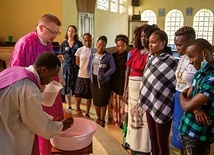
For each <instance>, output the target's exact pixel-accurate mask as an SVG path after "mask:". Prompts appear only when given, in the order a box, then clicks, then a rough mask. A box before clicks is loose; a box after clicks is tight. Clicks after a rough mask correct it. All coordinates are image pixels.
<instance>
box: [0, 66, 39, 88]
mask: <svg viewBox="0 0 214 155" xmlns="http://www.w3.org/2000/svg"><path fill="white" fill-rule="evenodd" d="M24 78H29V79H30V80H31V81H33V82H34V83H35V84H36V85H37V87H38V88H39V84H38V82H37V80H36V77H35V75H34V74H33V73H32V72H29V71H27V70H26V69H25V68H24V67H20V66H13V67H9V68H7V69H5V70H3V71H2V72H1V73H0V89H3V88H5V87H7V86H9V85H11V84H13V83H15V82H17V81H19V80H22V79H24Z"/></svg>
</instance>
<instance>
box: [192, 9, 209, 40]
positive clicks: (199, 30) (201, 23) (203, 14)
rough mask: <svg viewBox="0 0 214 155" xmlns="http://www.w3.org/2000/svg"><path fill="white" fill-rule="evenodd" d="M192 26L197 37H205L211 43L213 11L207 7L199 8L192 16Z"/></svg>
mask: <svg viewBox="0 0 214 155" xmlns="http://www.w3.org/2000/svg"><path fill="white" fill-rule="evenodd" d="M193 28H194V29H195V32H196V37H197V38H204V39H207V40H208V41H209V42H210V43H211V44H212V36H213V13H212V11H210V10H208V9H201V10H199V11H198V12H197V13H196V14H195V16H194V18H193Z"/></svg>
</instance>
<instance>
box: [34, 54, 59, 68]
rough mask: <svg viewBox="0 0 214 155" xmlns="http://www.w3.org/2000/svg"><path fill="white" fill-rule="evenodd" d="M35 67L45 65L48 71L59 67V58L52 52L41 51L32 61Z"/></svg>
mask: <svg viewBox="0 0 214 155" xmlns="http://www.w3.org/2000/svg"><path fill="white" fill-rule="evenodd" d="M34 65H35V67H46V68H47V69H48V70H49V71H50V70H53V69H56V67H57V66H59V67H61V63H60V60H59V58H58V57H57V56H56V55H55V54H54V53H53V52H43V53H41V54H40V55H39V56H38V57H37V58H36V61H35V63H34Z"/></svg>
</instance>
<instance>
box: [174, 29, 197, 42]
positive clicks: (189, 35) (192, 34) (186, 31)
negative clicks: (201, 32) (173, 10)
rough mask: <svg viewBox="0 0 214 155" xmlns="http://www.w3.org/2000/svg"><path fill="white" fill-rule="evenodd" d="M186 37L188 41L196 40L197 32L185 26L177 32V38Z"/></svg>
mask: <svg viewBox="0 0 214 155" xmlns="http://www.w3.org/2000/svg"><path fill="white" fill-rule="evenodd" d="M182 35H184V36H186V37H187V38H188V40H195V37H196V36H195V30H194V28H192V27H190V26H183V27H181V28H179V29H178V30H177V31H176V32H175V36H182Z"/></svg>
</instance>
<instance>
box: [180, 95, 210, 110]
mask: <svg viewBox="0 0 214 155" xmlns="http://www.w3.org/2000/svg"><path fill="white" fill-rule="evenodd" d="M207 101H209V98H208V97H207V96H205V95H204V94H202V93H199V94H197V95H196V96H194V97H193V98H192V99H189V98H188V97H187V94H185V93H180V102H181V107H182V108H183V110H184V111H185V112H193V111H194V110H196V109H198V108H200V107H201V106H202V105H203V104H204V103H206V102H207Z"/></svg>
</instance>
